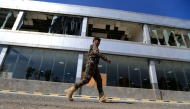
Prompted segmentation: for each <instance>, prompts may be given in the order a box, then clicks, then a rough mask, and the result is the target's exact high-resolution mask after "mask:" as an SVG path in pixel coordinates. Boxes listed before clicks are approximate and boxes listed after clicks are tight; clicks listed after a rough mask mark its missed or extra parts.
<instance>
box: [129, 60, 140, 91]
mask: <svg viewBox="0 0 190 109" xmlns="http://www.w3.org/2000/svg"><path fill="white" fill-rule="evenodd" d="M128 59H129V72H130V86H131V87H134V88H141V83H140V71H139V70H140V68H139V63H138V58H134V57H129V58H128Z"/></svg>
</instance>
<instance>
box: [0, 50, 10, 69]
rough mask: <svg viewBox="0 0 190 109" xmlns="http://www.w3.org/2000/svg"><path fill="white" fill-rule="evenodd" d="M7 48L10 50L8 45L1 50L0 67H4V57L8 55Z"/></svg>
mask: <svg viewBox="0 0 190 109" xmlns="http://www.w3.org/2000/svg"><path fill="white" fill-rule="evenodd" d="M7 50H8V47H3V49H2V50H1V51H0V69H1V67H2V64H3V61H4V58H5V56H6V53H7Z"/></svg>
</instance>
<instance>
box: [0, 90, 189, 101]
mask: <svg viewBox="0 0 190 109" xmlns="http://www.w3.org/2000/svg"><path fill="white" fill-rule="evenodd" d="M0 93H16V94H32V95H46V96H54V97H66V96H65V94H55V93H42V92H29V91H16V90H0ZM73 97H74V98H83V99H90V98H93V99H98V98H99V97H98V96H87V95H73ZM108 99H110V100H114V101H139V102H156V103H178V104H190V101H175V100H154V99H135V98H117V97H108Z"/></svg>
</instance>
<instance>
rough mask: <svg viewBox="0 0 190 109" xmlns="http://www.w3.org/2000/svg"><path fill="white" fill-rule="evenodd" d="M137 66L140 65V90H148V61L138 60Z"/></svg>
mask: <svg viewBox="0 0 190 109" xmlns="http://www.w3.org/2000/svg"><path fill="white" fill-rule="evenodd" d="M139 65H140V74H141V84H142V88H147V89H150V88H151V84H150V76H149V69H148V60H147V59H143V58H139Z"/></svg>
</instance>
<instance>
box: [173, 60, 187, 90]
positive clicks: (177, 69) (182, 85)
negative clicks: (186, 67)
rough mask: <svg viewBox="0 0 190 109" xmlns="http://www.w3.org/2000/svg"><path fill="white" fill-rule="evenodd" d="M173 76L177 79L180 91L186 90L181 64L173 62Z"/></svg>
mask: <svg viewBox="0 0 190 109" xmlns="http://www.w3.org/2000/svg"><path fill="white" fill-rule="evenodd" d="M173 64H174V68H175V74H176V77H177V83H178V87H179V90H180V91H185V90H187V88H188V87H187V86H186V85H187V81H186V78H185V75H184V71H183V68H182V64H181V63H180V62H174V63H173Z"/></svg>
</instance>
